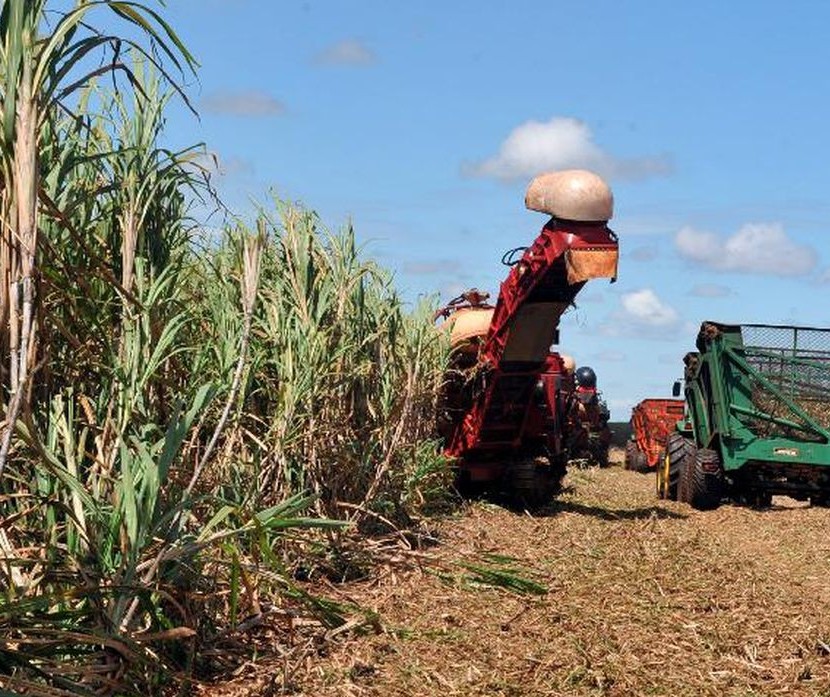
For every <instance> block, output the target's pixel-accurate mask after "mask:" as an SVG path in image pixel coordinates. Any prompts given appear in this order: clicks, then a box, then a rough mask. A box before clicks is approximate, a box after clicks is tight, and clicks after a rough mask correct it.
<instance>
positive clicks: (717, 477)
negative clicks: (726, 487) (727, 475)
mask: <svg viewBox="0 0 830 697" xmlns="http://www.w3.org/2000/svg"><path fill="white" fill-rule="evenodd" d="M686 469H687V470H688V474H687V486H688V489H687V496H688V500H687V503H689V504H691V506H692V508H696V509H697V510H699V511H711V510H714V509H715V508H717V507H718V506H720V502H721V499H722V498H723V470H722V469H721V464H720V457H719V456H718V454H717V453H716V452H715V451H714V450H709V449H707V448H701V449H700V450H698V451H697V455H696V457H695V459H694V461H693V462H692V464H691V467H689V465H688V464H687V465H686Z"/></svg>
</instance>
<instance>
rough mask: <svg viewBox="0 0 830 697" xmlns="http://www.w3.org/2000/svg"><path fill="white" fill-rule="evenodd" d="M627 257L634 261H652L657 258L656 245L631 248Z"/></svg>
mask: <svg viewBox="0 0 830 697" xmlns="http://www.w3.org/2000/svg"><path fill="white" fill-rule="evenodd" d="M628 258H629V259H633V260H634V261H654V260H655V259H656V258H657V247H637V248H636V249H633V250H631V253H630V254H629V255H628Z"/></svg>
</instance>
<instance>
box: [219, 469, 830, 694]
mask: <svg viewBox="0 0 830 697" xmlns="http://www.w3.org/2000/svg"><path fill="white" fill-rule="evenodd" d="M566 483H567V484H568V490H567V491H566V493H565V494H563V495H562V496H560V497H559V499H558V500H557V501H556V503H554V504H553V505H552V506H551V507H550V509H549V510H548V511H547V512H546V515H545V516H538V517H531V516H529V515H519V514H516V513H511V512H509V511H506V510H504V509H502V508H499V507H496V506H494V505H491V504H486V503H476V504H473V505H471V506H470V507H469V508H468V509H467V510H466V511H465V512H464V513H463V514H462V515H460V516H459V517H458V518H456V519H453V520H447V521H445V522H444V523H442V527H441V539H442V545H441V546H440V547H438V548H436V549H434V550H432V551H428V552H421V553H418V554H409V555H406V556H405V557H401V558H400V559H398V562H401V563H389V564H386V565H382V566H380V567H379V568H378V569H377V573H376V575H375V576H374V577H373V578H372V579H371V580H370V581H365V582H362V583H353V584H348V585H345V586H342V587H340V588H338V589H336V591H333V592H336V593H337V594H338V595H339V596H340V598H341V599H342V600H350V601H355V602H358V603H360V604H361V605H363V606H364V607H366V608H369V609H372V610H374V611H376V612H377V613H378V614H379V616H380V618H381V623H380V625H379V627H378V630H377V632H376V633H370V634H366V635H363V636H357V637H348V638H347V637H346V636H345V635H341V636H340V637H339V638H335V639H333V640H332V642H331V643H330V644H329V645H328V646H327V647H326V648H324V649H323V650H322V651H321V652H320V654H319V655H316V656H314V657H313V658H311V657H309V658H307V659H306V660H304V662H302V663H300V664H296V663H295V664H293V665H292V666H288V664H287V663H286V664H284V665H283V664H280V665H275V664H271V665H261V666H257V667H255V668H252V669H251V671H250V672H249V674H248V675H246V676H245V678H244V680H240V681H239V682H238V683H231V684H228V685H225V686H224V687H223V688H221V689H216V688H214V689H205V690H204V692H203V694H206V695H225V696H229V695H236V694H246V693H247V694H252V695H254V694H256V695H262V694H269V693H270V694H285V693H289V694H298V695H442V696H444V697H446V696H449V695H559V694H574V695H640V694H644V695H768V694H799V695H802V694H805V695H814V694H815V695H818V694H830V614H828V613H827V611H826V610H827V608H828V604H830V554H828V552H830V540H828V537H827V534H826V531H827V527H828V524H830V510H826V509H818V508H806V507H803V506H800V505H797V504H795V503H792V502H790V501H789V499H780V500H779V499H776V500H775V503H776V505H775V506H774V507H773V508H772V509H770V510H767V511H758V510H752V509H748V508H740V507H736V506H731V505H730V506H724V507H722V508H720V509H719V510H717V511H714V512H708V513H702V512H696V511H693V510H692V509H690V508H689V507H687V506H685V505H683V504H678V503H674V502H658V501H657V500H656V499H655V498H654V495H653V481H652V478H651V477H648V476H645V475H640V474H637V473H633V472H626V471H623V470H621V469H620V468H617V467H614V468H611V469H607V470H588V471H575V472H572V473H571V474H570V475H569V477H568V479H567V480H566ZM487 554H497V555H506V556H510V557H513V558H515V559H516V560H517V563H518V564H519V565H521V566H522V567H524V568H525V569H530V570H531V571H528V572H527V573H528V575H530V576H532V578H534V579H535V580H542V581H543V582H544V583H545V585H546V586H547V587H548V589H549V592H548V593H547V594H546V595H544V596H542V597H537V596H529V595H527V596H523V595H518V594H515V593H510V592H508V591H506V590H505V589H504V588H494V587H487V586H483V585H477V584H475V583H473V582H471V581H470V579H469V576H468V575H465V574H464V573H463V572H462V571H461V570H460V568H461V567H460V566H459V563H462V564H463V563H464V562H465V561H469V560H471V559H477V558H482V557H483V556H484V555H487ZM391 561H392V562H394V560H391ZM404 561H406V563H403V562H404ZM416 562H417V563H416ZM453 569H454V571H453ZM436 570H438V571H436ZM286 667H288V668H289V671H290V674H288V675H287V674H286V673H285V672H284V668H286Z"/></svg>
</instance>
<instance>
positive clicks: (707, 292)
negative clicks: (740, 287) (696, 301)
mask: <svg viewBox="0 0 830 697" xmlns="http://www.w3.org/2000/svg"><path fill="white" fill-rule="evenodd" d="M734 294H735V291H733V290H732V289H731V288H729V287H728V286H722V285H719V284H717V283H698V284H697V285H696V286H694V287H693V288H692V289H691V290H689V295H693V296H695V297H696V298H725V297H727V296H728V295H734Z"/></svg>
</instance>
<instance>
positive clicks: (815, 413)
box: [741, 325, 830, 441]
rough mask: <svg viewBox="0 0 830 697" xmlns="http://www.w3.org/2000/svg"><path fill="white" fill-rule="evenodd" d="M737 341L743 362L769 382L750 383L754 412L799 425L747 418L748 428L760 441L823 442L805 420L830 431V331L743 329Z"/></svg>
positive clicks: (784, 328)
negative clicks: (742, 351)
mask: <svg viewBox="0 0 830 697" xmlns="http://www.w3.org/2000/svg"><path fill="white" fill-rule="evenodd" d="M741 336H742V339H743V343H744V352H745V358H746V361H747V363H749V365H750V366H752V368H753V370H755V371H757V372H758V373H759V374H761V375H762V376H763V377H764V378H766V380H767V381H768V382H769V383H770V385H765V384H764V383H763V382H762V381H761V380H759V379H758V378H752V377H751V378H750V383H751V399H752V403H753V405H754V407H755V408H756V409H758V410H759V411H761V412H764V413H766V414H768V415H770V416H772V417H774V418H778V419H784V420H787V421H791V422H794V423H795V424H797V425H798V426H797V427H794V426H789V425H786V424H781V423H775V422H771V421H765V420H762V419H750V423H749V424H748V425H749V426H750V428H751V429H752V430H753V431H754V432H755V433H756V434H757V435H759V436H762V437H782V438H797V439H800V440H814V441H819V440H823V438H822V436H821V435H820V434H818V433H816V432H815V429H813V428H812V426H811V425H810V423H809V420H813V421H815V423H817V424H818V425H819V426H821V427H823V428H830V330H825V329H808V328H802V327H768V326H758V325H745V326H742V327H741ZM787 399H789V400H790V401H791V402H792V403H793V404H794V405H795V406H796V407H797V408H798V409H800V410H801V411H802V412H803V413H804V415H806V416H807V417H808V418H807V419H805V418H804V416H802V415H799V414H798V412H797V411H796V410H794V409H793V408H792V407H791V406H790V405H788V404H787Z"/></svg>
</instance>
